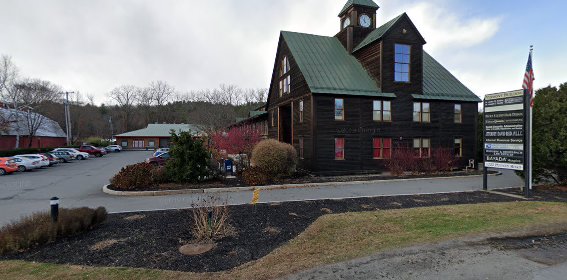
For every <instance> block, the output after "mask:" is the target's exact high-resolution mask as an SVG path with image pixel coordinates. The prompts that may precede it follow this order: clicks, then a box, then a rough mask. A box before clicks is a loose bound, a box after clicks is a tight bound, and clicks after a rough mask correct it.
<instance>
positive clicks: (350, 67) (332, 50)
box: [282, 31, 396, 97]
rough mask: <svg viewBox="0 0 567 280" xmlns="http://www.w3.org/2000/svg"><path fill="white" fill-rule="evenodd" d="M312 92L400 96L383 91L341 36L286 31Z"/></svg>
mask: <svg viewBox="0 0 567 280" xmlns="http://www.w3.org/2000/svg"><path fill="white" fill-rule="evenodd" d="M282 36H283V39H284V40H285V42H286V43H287V46H288V48H289V49H290V51H291V53H292V55H293V58H294V59H295V62H296V63H297V65H298V66H299V68H300V70H301V73H302V74H303V76H304V77H305V80H306V81H307V84H308V86H309V89H310V90H311V92H312V93H327V94H344V95H363V96H378V97H396V96H395V95H394V94H393V93H383V92H382V91H381V90H380V88H378V86H377V84H376V82H375V81H374V80H373V79H372V78H371V77H370V75H369V74H368V72H366V70H365V69H364V67H362V65H361V64H360V62H359V61H358V60H357V59H356V58H355V57H354V56H352V55H350V54H349V53H348V52H347V51H346V50H345V48H344V47H343V45H342V44H341V42H340V41H339V39H337V38H335V37H325V36H317V35H311V34H303V33H294V32H286V31H283V32H282Z"/></svg>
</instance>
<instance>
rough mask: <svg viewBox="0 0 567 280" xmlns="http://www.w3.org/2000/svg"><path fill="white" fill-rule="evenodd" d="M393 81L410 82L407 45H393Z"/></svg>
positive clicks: (409, 53)
mask: <svg viewBox="0 0 567 280" xmlns="http://www.w3.org/2000/svg"><path fill="white" fill-rule="evenodd" d="M394 49H395V58H394V81H395V82H402V83H409V82H410V61H411V59H410V58H411V47H410V46H409V45H402V44H395V45H394Z"/></svg>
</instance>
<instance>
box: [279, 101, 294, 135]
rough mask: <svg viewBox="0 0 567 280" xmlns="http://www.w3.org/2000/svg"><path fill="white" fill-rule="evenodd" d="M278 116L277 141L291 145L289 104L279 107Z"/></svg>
mask: <svg viewBox="0 0 567 280" xmlns="http://www.w3.org/2000/svg"><path fill="white" fill-rule="evenodd" d="M279 111H280V116H279V122H280V123H279V140H280V141H281V142H284V143H288V144H292V143H291V142H292V139H291V138H292V134H293V128H292V122H291V104H290V105H287V106H283V107H280V110H279Z"/></svg>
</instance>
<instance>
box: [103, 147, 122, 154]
mask: <svg viewBox="0 0 567 280" xmlns="http://www.w3.org/2000/svg"><path fill="white" fill-rule="evenodd" d="M105 149H106V150H107V151H110V152H113V153H120V152H122V147H121V146H120V145H110V146H108V147H106V148H105Z"/></svg>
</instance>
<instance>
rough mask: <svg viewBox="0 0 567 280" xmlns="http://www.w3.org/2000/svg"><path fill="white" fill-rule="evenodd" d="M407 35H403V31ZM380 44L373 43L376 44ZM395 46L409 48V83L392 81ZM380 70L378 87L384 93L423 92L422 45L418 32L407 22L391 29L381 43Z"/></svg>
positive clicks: (402, 22)
mask: <svg viewBox="0 0 567 280" xmlns="http://www.w3.org/2000/svg"><path fill="white" fill-rule="evenodd" d="M404 29H405V30H406V31H407V33H406V34H403V30H404ZM378 43H380V42H375V43H374V44H378ZM395 44H405V45H410V46H411V57H410V81H409V83H399V82H395V81H394V57H395V50H394V48H395V47H394V46H395ZM381 45H382V48H381V56H382V70H381V75H380V85H381V89H382V91H384V92H395V93H406V94H416V93H417V94H420V93H422V92H423V44H422V41H421V37H420V36H419V33H418V31H417V30H416V29H415V28H413V25H412V24H411V22H410V21H409V20H407V19H406V20H402V21H400V22H398V23H397V24H396V25H395V26H393V27H392V29H391V31H390V32H389V33H388V34H387V35H386V36H385V37H384V39H383V40H382V42H381Z"/></svg>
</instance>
